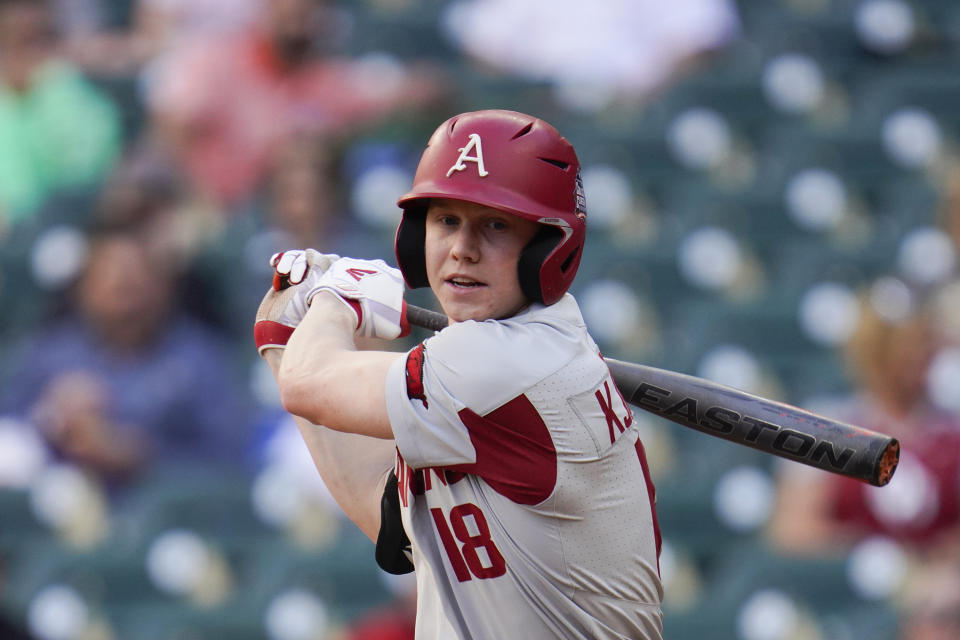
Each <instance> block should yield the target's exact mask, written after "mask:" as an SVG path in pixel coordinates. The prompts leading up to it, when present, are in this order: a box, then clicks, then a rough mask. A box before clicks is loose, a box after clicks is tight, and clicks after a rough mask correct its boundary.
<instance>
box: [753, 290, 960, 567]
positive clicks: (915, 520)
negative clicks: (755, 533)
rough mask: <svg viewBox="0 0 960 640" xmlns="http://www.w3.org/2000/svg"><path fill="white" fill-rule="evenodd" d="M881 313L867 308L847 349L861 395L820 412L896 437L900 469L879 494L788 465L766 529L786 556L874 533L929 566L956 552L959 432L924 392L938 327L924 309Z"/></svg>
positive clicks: (959, 522)
mask: <svg viewBox="0 0 960 640" xmlns="http://www.w3.org/2000/svg"><path fill="white" fill-rule="evenodd" d="M883 311H884V310H883V309H881V308H878V307H877V306H876V305H875V304H871V303H870V302H867V301H865V302H864V304H863V305H862V309H861V314H860V321H859V325H858V327H857V328H856V330H855V331H854V333H853V335H852V336H851V338H850V340H849V342H848V344H847V349H846V355H847V356H848V361H849V363H850V366H851V370H852V372H853V375H854V379H855V381H856V383H857V385H858V391H857V392H856V393H855V394H853V395H852V396H851V397H849V398H847V399H846V400H845V401H843V402H841V403H839V404H838V406H834V407H818V408H817V410H818V411H819V412H821V413H824V414H825V415H829V416H831V417H835V418H838V419H840V420H843V421H845V422H849V423H852V424H855V425H858V426H861V427H865V428H867V429H871V430H874V431H879V432H882V433H886V434H889V435H892V436H894V437H896V438H898V439H899V441H900V444H901V453H900V464H899V467H898V469H897V471H896V474H895V475H894V477H893V480H892V481H891V482H890V484H889V485H887V486H886V487H883V488H877V487H871V486H869V485H866V484H864V483H862V482H859V481H856V480H851V479H847V478H843V477H841V476H835V475H830V474H826V473H823V472H821V471H815V470H810V469H807V468H805V467H801V466H800V465H789V466H785V467H784V468H783V472H784V473H783V475H782V478H781V481H780V487H779V499H778V503H777V507H776V509H775V512H774V516H773V518H772V522H771V528H770V534H771V536H772V541H773V543H774V544H775V546H777V547H779V548H781V549H782V550H786V551H804V552H819V553H822V552H823V551H824V550H825V549H835V550H836V549H840V548H843V547H845V546H849V545H850V544H852V543H855V542H857V541H859V540H862V539H863V538H865V537H866V536H868V535H872V534H879V535H884V536H887V537H889V538H892V539H894V540H896V541H897V542H899V543H901V544H904V545H906V546H907V548H908V549H911V550H912V551H914V552H916V553H917V554H919V555H922V556H928V557H929V556H936V555H938V554H948V553H951V551H950V550H951V549H953V550H954V551H956V549H957V544H958V542H960V537H958V534H960V424H958V420H957V417H956V416H955V415H953V414H951V413H948V412H946V411H943V410H941V409H938V408H937V407H935V406H934V405H932V403H931V402H930V401H929V399H928V397H927V393H926V389H927V387H926V385H927V373H928V369H929V366H930V363H931V360H932V357H933V355H934V353H935V351H936V350H937V348H938V347H939V346H940V345H939V342H940V338H939V335H938V332H937V328H936V325H935V324H934V323H933V321H932V316H931V314H930V313H929V312H928V310H926V309H922V308H921V309H915V310H913V311H911V312H909V313H908V314H906V315H897V316H895V317H894V316H891V315H890V314H889V313H887V314H886V315H885V314H884V313H883ZM888 311H889V310H888Z"/></svg>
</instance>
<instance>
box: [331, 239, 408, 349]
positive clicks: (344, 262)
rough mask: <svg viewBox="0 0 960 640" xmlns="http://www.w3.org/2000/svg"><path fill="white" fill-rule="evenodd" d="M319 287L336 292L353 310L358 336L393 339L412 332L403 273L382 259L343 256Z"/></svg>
mask: <svg viewBox="0 0 960 640" xmlns="http://www.w3.org/2000/svg"><path fill="white" fill-rule="evenodd" d="M316 289H317V291H323V290H329V291H331V292H333V293H335V294H337V296H339V297H340V299H341V300H343V301H344V302H345V303H346V304H347V305H348V306H349V307H350V308H351V309H353V311H354V312H355V313H356V314H357V331H356V335H358V336H364V337H368V338H385V339H387V340H392V339H393V338H398V337H400V336H405V335H407V334H408V333H410V325H409V324H407V315H406V303H405V302H404V301H403V290H404V285H403V275H402V274H401V273H400V270H399V269H394V268H393V267H391V266H390V265H388V264H387V263H386V262H384V261H383V260H357V259H355V258H340V259H339V260H337V261H336V262H334V263H333V265H332V266H331V267H330V269H329V270H327V272H326V273H325V274H324V275H323V277H322V278H321V279H320V281H319V283H318V284H317V287H316Z"/></svg>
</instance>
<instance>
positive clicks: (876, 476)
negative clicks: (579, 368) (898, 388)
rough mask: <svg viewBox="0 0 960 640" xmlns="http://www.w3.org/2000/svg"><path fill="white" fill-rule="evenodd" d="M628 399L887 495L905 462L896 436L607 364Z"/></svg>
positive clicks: (705, 383) (423, 321) (411, 316)
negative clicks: (885, 490)
mask: <svg viewBox="0 0 960 640" xmlns="http://www.w3.org/2000/svg"><path fill="white" fill-rule="evenodd" d="M406 309H407V310H406V314H407V321H408V322H409V323H410V324H412V325H416V326H418V327H423V328H425V329H432V330H434V331H439V330H441V329H443V328H444V327H446V326H447V324H448V321H447V317H446V316H445V315H443V314H442V313H437V312H436V311H429V310H427V309H421V308H420V307H415V306H413V305H407V308H406ZM605 361H606V363H607V365H608V366H609V367H610V373H611V375H612V376H613V380H614V382H615V383H616V385H617V387H618V388H619V389H620V393H621V394H623V397H624V399H625V400H626V401H627V402H629V403H630V404H632V405H633V406H635V407H637V408H639V409H643V410H644V411H649V412H650V413H652V414H654V415H658V416H660V417H661V418H664V419H666V420H670V421H671V422H675V423H677V424H679V425H683V426H684V427H689V428H691V429H696V430H697V431H701V432H703V433H706V434H708V435H711V436H715V437H718V438H723V439H724V440H729V441H730V442H733V443H736V444H740V445H745V446H748V447H752V448H754V449H757V450H759V451H763V452H765V453H771V454H773V455H776V456H779V457H781V458H786V459H788V460H794V461H796V462H800V463H803V464H806V465H809V466H812V467H816V468H818V469H823V470H825V471H829V472H831V473H838V474H840V475H844V476H848V477H851V478H856V479H857V480H861V481H864V482H867V483H869V484H872V485H873V486H876V487H882V486H884V485H885V484H887V483H888V482H890V478H892V477H893V473H894V471H895V470H896V468H897V463H898V462H899V460H900V443H899V442H898V441H897V439H896V438H893V437H891V436H888V435H885V434H882V433H877V432H875V431H870V430H868V429H863V428H861V427H858V426H855V425H852V424H847V423H845V422H839V421H837V420H832V419H830V418H827V417H825V416H822V415H818V414H816V413H813V412H811V411H806V410H805V409H800V408H798V407H794V406H791V405H789V404H785V403H783V402H777V401H774V400H768V399H766V398H762V397H760V396H756V395H753V394H751V393H747V392H746V391H741V390H739V389H734V388H733V387H727V386H724V385H722V384H718V383H716V382H711V381H710V380H706V379H704V378H698V377H695V376H690V375H686V374H682V373H676V372H674V371H667V370H665V369H658V368H656V367H650V366H646V365H642V364H634V363H632V362H623V361H621V360H614V359H612V358H605Z"/></svg>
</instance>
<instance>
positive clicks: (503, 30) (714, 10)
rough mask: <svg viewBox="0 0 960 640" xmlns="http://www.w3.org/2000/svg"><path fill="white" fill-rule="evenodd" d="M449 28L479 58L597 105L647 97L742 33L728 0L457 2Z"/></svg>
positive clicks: (450, 10) (448, 19)
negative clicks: (665, 6) (667, 2)
mask: <svg viewBox="0 0 960 640" xmlns="http://www.w3.org/2000/svg"><path fill="white" fill-rule="evenodd" d="M445 27H446V30H447V32H448V33H449V34H450V36H451V38H452V39H453V40H454V41H455V42H457V43H458V44H459V45H460V46H461V47H462V48H463V49H464V50H465V51H466V52H467V53H469V54H470V55H471V56H473V57H474V58H476V59H478V60H481V61H483V62H485V63H487V64H490V65H493V66H494V67H496V68H498V69H501V70H503V71H504V72H506V73H513V74H518V75H523V76H526V77H528V78H531V79H534V80H539V81H547V82H551V83H554V84H555V85H556V86H558V87H559V88H561V89H569V91H563V92H562V93H561V96H564V97H569V98H570V99H571V100H574V101H575V102H582V103H583V105H585V106H598V107H602V106H604V104H603V99H604V98H612V97H616V96H617V95H623V96H627V97H631V98H641V97H647V96H649V95H650V94H651V93H652V92H653V91H654V90H656V89H658V88H660V87H661V86H663V85H664V84H665V83H666V82H667V81H668V80H669V79H670V78H671V76H672V75H673V74H674V73H675V72H676V71H678V70H679V69H680V68H681V67H683V66H684V65H686V64H689V63H690V62H691V61H692V60H693V59H695V58H696V57H697V56H698V55H700V54H703V53H705V52H708V51H711V50H714V49H717V48H719V47H721V46H722V45H724V44H726V43H727V42H729V41H730V40H731V39H732V38H733V37H735V36H736V35H737V33H738V31H739V24H738V19H737V11H736V7H735V6H734V4H733V3H732V2H731V1H730V0H680V1H675V2H671V3H670V10H669V11H664V10H663V4H662V3H661V2H658V1H657V0H603V1H602V2H599V3H585V2H578V1H576V0H563V1H561V2H558V1H557V0H459V1H458V2H454V3H451V4H450V5H449V6H448V9H447V13H446V15H445ZM567 101H568V102H569V101H570V100H567ZM574 106H580V105H578V104H574Z"/></svg>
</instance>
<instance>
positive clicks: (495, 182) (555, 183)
mask: <svg viewBox="0 0 960 640" xmlns="http://www.w3.org/2000/svg"><path fill="white" fill-rule="evenodd" d="M430 198H451V199H454V200H465V201H467V202H473V203H476V204H479V205H483V206H487V207H493V208H495V209H499V210H501V211H505V212H507V213H510V214H513V215H515V216H519V217H521V218H524V219H526V220H532V221H534V222H538V223H540V225H542V229H541V230H540V232H539V233H537V234H536V235H535V236H534V238H533V240H531V241H530V243H529V244H528V245H527V246H526V247H525V248H524V249H523V252H522V253H521V254H520V261H519V263H518V270H519V278H520V287H521V289H522V291H523V293H524V295H526V296H527V298H528V299H530V300H532V301H534V302H542V303H544V304H553V303H554V302H556V301H557V300H559V299H560V297H561V296H562V295H563V294H564V293H565V292H566V290H567V289H568V288H570V284H571V283H572V282H573V278H574V276H575V275H576V273H577V268H578V267H579V266H580V258H581V254H582V253H583V243H584V239H585V237H586V222H587V215H586V203H585V200H584V196H583V182H582V180H581V179H580V162H579V160H577V154H576V152H574V150H573V146H572V145H571V144H570V143H569V142H567V140H566V138H564V137H563V136H561V135H560V133H559V132H557V130H556V129H554V128H553V127H552V126H550V125H549V124H547V123H546V122H544V121H543V120H540V119H539V118H535V117H533V116H528V115H526V114H523V113H517V112H515V111H503V110H488V111H474V112H470V113H464V114H461V115H458V116H454V117H452V118H450V119H449V120H447V121H446V122H444V123H443V124H442V125H440V127H439V128H437V130H436V131H435V132H434V134H433V136H431V137H430V141H429V142H428V143H427V148H426V150H425V151H424V152H423V156H422V157H421V158H420V165H419V166H418V167H417V173H416V175H415V176H414V179H413V189H412V190H411V191H410V192H409V193H407V194H406V195H404V196H403V197H401V198H400V200H398V201H397V204H398V205H400V207H402V208H403V218H402V219H401V220H400V226H399V227H398V228H397V237H396V253H397V262H398V264H399V266H400V270H401V271H402V272H403V276H404V278H405V279H406V281H407V285H408V286H409V287H411V288H416V287H425V286H428V285H429V282H428V281H427V269H426V262H425V259H424V239H425V235H426V230H425V225H424V220H425V214H426V210H427V206H428V203H429V199H430Z"/></svg>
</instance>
